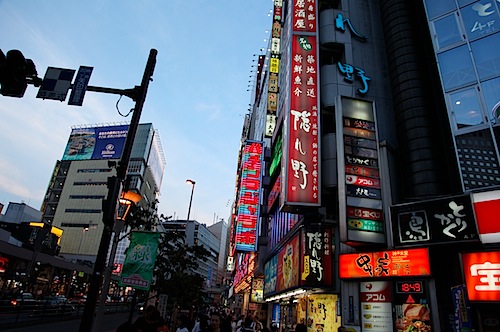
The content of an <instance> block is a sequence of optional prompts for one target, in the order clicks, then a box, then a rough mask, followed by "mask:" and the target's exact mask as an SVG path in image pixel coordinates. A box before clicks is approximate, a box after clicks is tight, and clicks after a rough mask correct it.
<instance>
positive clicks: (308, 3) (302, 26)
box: [292, 0, 317, 32]
mask: <svg viewBox="0 0 500 332" xmlns="http://www.w3.org/2000/svg"><path fill="white" fill-rule="evenodd" d="M316 11H317V9H316V0H295V1H294V3H293V19H292V22H293V28H292V29H293V31H294V32H316V27H317V17H316Z"/></svg>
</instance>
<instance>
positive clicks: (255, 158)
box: [235, 141, 264, 252]
mask: <svg viewBox="0 0 500 332" xmlns="http://www.w3.org/2000/svg"><path fill="white" fill-rule="evenodd" d="M263 148H264V142H260V141H246V142H245V144H244V147H243V154H242V160H241V172H240V173H241V183H240V189H239V198H238V207H237V209H238V210H237V214H238V217H237V219H236V234H235V245H236V250H237V251H247V252H248V251H256V246H257V226H258V221H259V215H260V199H261V184H262V164H263V161H264V160H263V158H264V155H263Z"/></svg>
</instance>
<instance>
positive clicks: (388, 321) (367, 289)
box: [359, 281, 393, 332]
mask: <svg viewBox="0 0 500 332" xmlns="http://www.w3.org/2000/svg"><path fill="white" fill-rule="evenodd" d="M359 287H360V296H361V326H362V327H363V331H366V332H386V331H392V326H393V318H392V299H391V283H390V282H388V281H372V282H361V283H360V284H359Z"/></svg>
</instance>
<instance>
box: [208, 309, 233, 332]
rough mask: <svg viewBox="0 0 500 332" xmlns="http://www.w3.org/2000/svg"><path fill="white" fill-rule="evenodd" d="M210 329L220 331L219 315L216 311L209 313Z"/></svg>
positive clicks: (215, 331)
mask: <svg viewBox="0 0 500 332" xmlns="http://www.w3.org/2000/svg"><path fill="white" fill-rule="evenodd" d="M210 331H211V332H221V316H220V314H219V313H218V312H212V314H211V315H210ZM227 332H230V331H227Z"/></svg>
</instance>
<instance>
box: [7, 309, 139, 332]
mask: <svg viewBox="0 0 500 332" xmlns="http://www.w3.org/2000/svg"><path fill="white" fill-rule="evenodd" d="M128 315H129V314H128V313H126V312H120V313H111V314H107V315H104V317H103V319H102V326H101V329H100V330H99V331H98V332H114V331H115V330H116V329H117V328H118V326H120V325H121V324H122V323H124V322H126V321H127V319H128ZM138 316H139V315H138V314H135V315H134V320H135V319H137V317H138ZM79 327H80V319H72V320H62V321H59V322H52V323H41V324H36V325H32V326H23V327H17V328H10V329H2V331H3V332H53V331H64V332H73V331H78V329H79Z"/></svg>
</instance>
